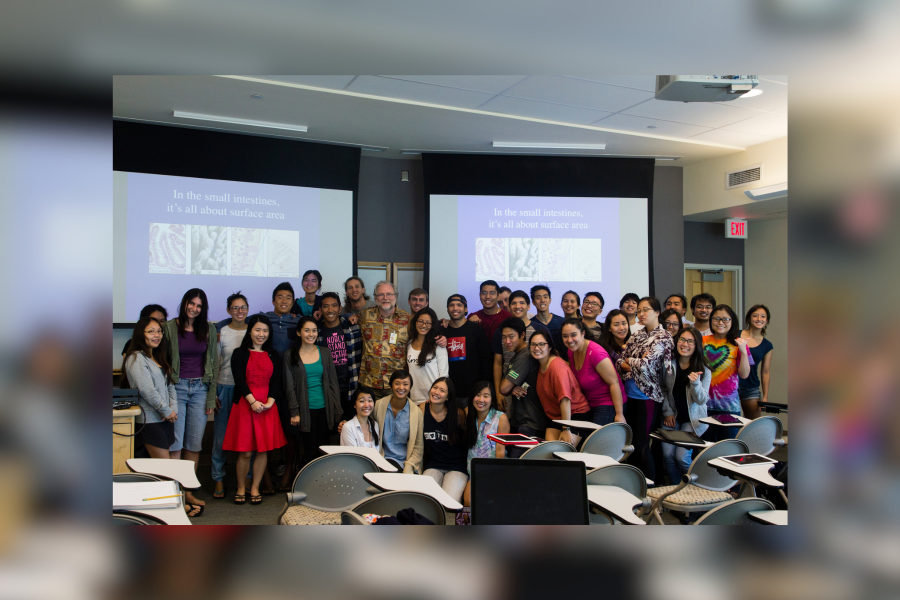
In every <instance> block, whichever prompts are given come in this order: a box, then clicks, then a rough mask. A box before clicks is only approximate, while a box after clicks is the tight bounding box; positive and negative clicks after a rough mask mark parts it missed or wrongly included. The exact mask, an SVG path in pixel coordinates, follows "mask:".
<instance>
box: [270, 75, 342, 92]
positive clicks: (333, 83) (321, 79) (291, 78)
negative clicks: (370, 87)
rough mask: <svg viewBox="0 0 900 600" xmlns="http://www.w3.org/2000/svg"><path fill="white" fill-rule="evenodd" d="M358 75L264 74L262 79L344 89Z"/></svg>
mask: <svg viewBox="0 0 900 600" xmlns="http://www.w3.org/2000/svg"><path fill="white" fill-rule="evenodd" d="M354 77H356V75H263V76H262V77H260V79H271V80H272V81H285V82H287V83H299V84H300V85H311V86H313V87H320V88H328V89H331V90H342V89H344V86H345V85H347V84H348V83H350V82H351V81H353V78H354Z"/></svg>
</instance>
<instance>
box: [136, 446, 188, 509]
mask: <svg viewBox="0 0 900 600" xmlns="http://www.w3.org/2000/svg"><path fill="white" fill-rule="evenodd" d="M126 462H127V464H128V468H129V469H131V470H132V471H134V472H135V473H147V474H148V475H159V476H160V477H166V478H167V479H174V480H175V481H177V482H178V483H180V484H181V487H183V488H185V489H188V490H196V489H199V488H200V482H199V481H198V480H197V474H196V473H194V461H191V460H171V459H168V460H167V459H165V458H132V459H129V460H128V461H126ZM182 512H184V509H182Z"/></svg>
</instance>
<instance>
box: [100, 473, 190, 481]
mask: <svg viewBox="0 0 900 600" xmlns="http://www.w3.org/2000/svg"><path fill="white" fill-rule="evenodd" d="M148 481H168V479H163V478H162V477H158V476H157V475H150V474H149V473H113V483H146V482H148ZM176 483H177V482H176Z"/></svg>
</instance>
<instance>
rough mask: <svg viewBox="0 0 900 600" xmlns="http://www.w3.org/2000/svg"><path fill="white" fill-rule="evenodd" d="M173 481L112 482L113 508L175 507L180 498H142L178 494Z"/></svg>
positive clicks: (179, 504) (178, 503)
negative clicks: (145, 499)
mask: <svg viewBox="0 0 900 600" xmlns="http://www.w3.org/2000/svg"><path fill="white" fill-rule="evenodd" d="M178 493H179V491H178V488H177V487H176V485H175V482H174V481H139V482H113V508H119V509H125V510H128V509H131V510H134V509H142V508H177V507H179V506H181V498H180V497H177V498H161V499H159V500H149V501H144V498H159V497H160V496H171V495H173V494H178Z"/></svg>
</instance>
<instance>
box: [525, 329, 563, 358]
mask: <svg viewBox="0 0 900 600" xmlns="http://www.w3.org/2000/svg"><path fill="white" fill-rule="evenodd" d="M537 335H539V336H541V337H542V338H544V341H545V342H547V350H548V351H549V352H550V356H556V357H559V350H557V349H556V346H554V345H553V340H552V339H550V336H549V335H548V334H546V333H544V332H543V331H535V332H534V333H532V334H531V338H530V339H529V340H528V353H529V354H531V344H532V343H533V342H534V337H535V336H537Z"/></svg>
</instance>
